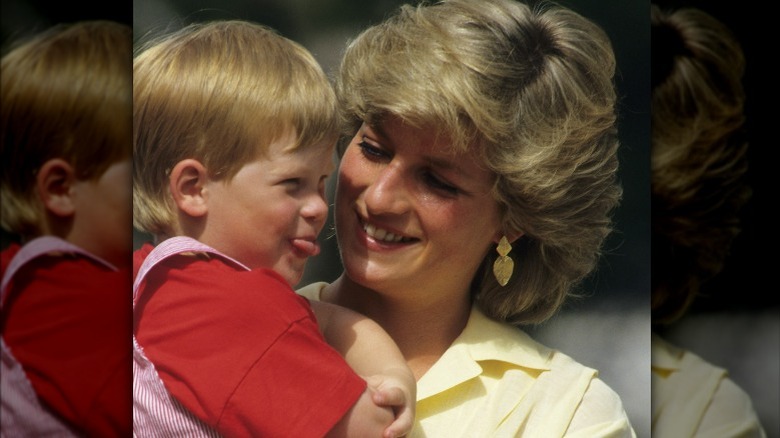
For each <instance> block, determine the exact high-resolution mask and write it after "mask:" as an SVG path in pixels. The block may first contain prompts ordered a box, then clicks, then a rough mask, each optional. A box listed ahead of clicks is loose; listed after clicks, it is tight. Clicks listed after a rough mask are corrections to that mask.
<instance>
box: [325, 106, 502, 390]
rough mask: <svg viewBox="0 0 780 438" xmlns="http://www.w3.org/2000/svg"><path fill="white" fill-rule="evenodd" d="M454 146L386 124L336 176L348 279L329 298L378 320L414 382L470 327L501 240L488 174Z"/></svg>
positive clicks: (365, 133) (358, 142) (353, 147)
mask: <svg viewBox="0 0 780 438" xmlns="http://www.w3.org/2000/svg"><path fill="white" fill-rule="evenodd" d="M448 146H449V143H448V140H447V138H446V137H444V136H437V135H436V132H435V131H434V130H432V129H430V128H416V127H413V126H410V125H408V124H405V123H404V122H403V121H401V120H400V119H398V118H394V117H390V118H388V119H387V120H385V121H384V122H383V123H381V124H380V125H379V126H376V127H370V126H367V125H365V124H364V125H363V126H362V127H361V128H360V129H359V130H358V132H357V134H356V135H355V137H354V138H353V139H352V141H351V142H350V144H349V146H348V148H347V150H346V151H345V154H344V156H343V158H342V161H341V165H340V168H339V174H338V178H339V179H338V188H337V195H336V229H337V233H338V239H339V246H340V249H341V255H342V260H343V263H344V267H345V273H344V274H343V275H342V276H341V277H340V278H339V279H338V280H337V281H335V282H334V283H332V284H331V285H330V286H329V287H328V288H326V289H325V291H324V293H323V299H324V300H325V301H328V302H332V303H335V304H339V305H342V306H345V307H349V308H351V309H353V310H356V311H358V312H360V313H363V314H365V315H366V316H368V317H369V318H372V319H374V320H375V321H377V322H378V323H379V324H380V325H381V326H382V327H383V328H384V329H385V330H386V331H387V332H388V333H389V334H390V336H391V337H392V338H393V339H394V340H395V341H396V343H397V344H398V346H399V348H400V349H401V352H402V353H403V354H404V357H405V358H406V360H407V363H408V364H409V366H410V367H411V369H412V371H413V373H414V375H415V378H416V379H418V380H419V378H420V377H421V376H422V375H423V374H424V373H425V372H426V371H427V370H428V369H429V368H430V367H431V366H432V365H433V363H434V362H435V361H436V360H438V358H439V357H440V356H441V355H442V354H443V353H444V351H445V350H446V349H447V347H449V345H450V344H451V343H452V341H453V340H454V339H455V338H456V337H457V336H458V335H459V334H460V332H461V331H462V330H463V328H464V327H465V325H466V322H467V320H468V316H469V312H470V308H471V298H470V293H469V285H470V283H471V281H472V279H473V277H474V275H475V273H476V271H477V269H478V267H479V265H480V263H481V262H482V260H483V258H484V257H485V255H486V254H487V252H488V251H490V250H491V249H492V248H493V247H494V245H495V243H496V242H498V240H499V239H500V238H501V235H502V232H501V221H500V213H499V207H498V204H497V202H496V201H495V200H494V199H493V198H492V196H491V195H490V190H491V187H492V183H493V175H492V173H491V172H489V171H488V170H487V169H485V168H483V167H482V166H480V165H479V163H480V161H479V159H478V158H477V156H476V155H475V154H473V153H461V154H456V153H453V152H452V151H450V150H448ZM372 227H373V229H372ZM367 229H368V230H367ZM376 229H380V230H382V231H378V232H377V231H376ZM387 233H392V234H393V236H391V237H390V238H388V236H387ZM398 236H400V237H401V238H400V240H399V238H398ZM388 240H391V241H388Z"/></svg>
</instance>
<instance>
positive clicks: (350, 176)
mask: <svg viewBox="0 0 780 438" xmlns="http://www.w3.org/2000/svg"><path fill="white" fill-rule="evenodd" d="M614 69H615V62H614V55H613V53H612V48H611V45H610V42H609V40H608V38H607V37H606V35H605V34H604V32H603V31H602V30H601V29H600V28H598V27H597V26H596V25H594V24H593V23H591V22H589V21H588V20H586V19H584V18H582V17H581V16H579V15H577V14H576V13H574V12H572V11H570V10H567V9H562V8H557V7H550V8H547V9H544V10H538V11H534V10H531V9H530V8H529V7H527V6H526V5H524V4H520V3H516V2H514V1H511V0H493V1H485V2H469V1H464V0H453V1H444V2H441V3H438V4H435V5H430V6H421V7H417V8H415V7H411V6H406V7H403V8H402V9H401V10H400V11H399V13H398V14H397V15H395V16H393V17H391V18H389V19H388V20H386V21H385V22H384V23H382V24H380V25H377V26H374V27H372V28H369V29H368V30H366V31H365V32H363V33H362V34H361V35H360V36H358V38H357V39H356V40H355V41H353V42H352V43H351V44H350V46H349V47H348V49H347V52H346V54H345V57H344V60H343V62H342V66H341V71H340V75H339V77H338V78H337V84H336V86H337V93H338V95H339V99H340V103H341V106H342V109H343V113H344V116H345V119H346V121H347V122H348V123H349V125H350V135H354V136H353V137H352V138H351V140H350V141H349V143H348V144H346V145H345V146H344V147H343V148H342V152H343V156H342V161H341V164H340V168H339V174H338V188H337V195H336V204H335V222H336V231H337V235H338V241H339V247H340V251H341V256H342V262H343V265H344V267H345V272H344V273H343V274H342V275H341V277H339V278H338V279H337V280H336V281H334V282H333V283H332V284H325V283H316V284H312V285H309V286H307V287H305V288H303V289H302V290H301V291H300V292H301V293H302V294H303V295H305V296H307V297H309V298H311V299H321V300H324V301H329V302H333V303H337V304H340V305H344V306H346V307H349V308H352V309H355V310H357V311H359V312H362V313H364V314H366V315H367V316H369V317H371V318H373V319H374V320H376V321H377V322H379V323H380V325H382V326H383V327H384V328H385V329H386V330H387V331H388V333H390V335H391V336H392V337H393V338H394V340H395V341H396V342H397V344H398V345H399V347H400V348H401V351H402V352H403V353H404V356H405V357H406V359H407V362H408V364H409V365H410V367H411V368H412V371H413V372H414V374H415V377H416V378H417V380H418V404H417V415H418V417H417V420H416V421H417V423H416V425H415V429H414V430H413V432H412V436H491V437H494V436H518V435H524V436H544V437H554V436H563V435H567V436H574V435H582V436H589V437H592V436H634V432H633V430H632V428H631V426H630V424H629V421H628V419H627V417H626V415H625V412H624V410H623V407H622V404H621V402H620V399H619V398H618V396H617V395H616V394H615V393H614V391H612V390H611V389H610V388H608V387H607V386H606V385H605V384H604V383H603V382H602V381H601V380H599V379H598V378H597V377H596V372H595V370H592V369H589V368H587V367H584V366H582V365H580V364H578V363H576V362H574V361H573V360H572V359H571V358H569V357H568V356H566V355H564V354H562V353H560V352H557V351H554V350H551V349H548V348H547V347H544V346H542V345H540V344H538V343H536V342H535V341H533V340H532V339H530V338H529V337H528V336H527V335H526V334H525V333H523V332H522V331H520V330H518V329H517V328H516V327H513V325H515V324H529V323H538V322H541V321H544V320H545V319H547V318H549V317H550V316H551V315H552V314H553V313H555V311H556V310H557V309H558V308H559V307H560V306H561V304H562V303H563V302H564V300H565V298H566V297H567V295H569V293H570V292H571V291H572V289H573V287H574V286H575V285H576V284H577V283H578V282H579V281H580V280H582V279H583V278H584V277H585V276H586V275H588V274H589V273H590V272H591V271H592V269H593V268H594V266H595V264H596V262H597V260H598V256H599V250H600V247H601V244H602V242H603V240H604V238H605V237H606V236H607V235H608V233H609V232H610V217H609V215H610V213H611V211H612V209H613V208H614V206H615V205H616V203H617V202H618V199H619V198H620V194H621V190H620V187H619V186H618V184H617V182H616V178H615V174H616V170H617V155H616V151H617V137H616V129H615V113H614V105H615V98H616V97H615V90H614V86H613V82H612V78H613V74H614Z"/></svg>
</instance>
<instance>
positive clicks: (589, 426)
mask: <svg viewBox="0 0 780 438" xmlns="http://www.w3.org/2000/svg"><path fill="white" fill-rule="evenodd" d="M458 350H462V353H461V357H462V358H466V357H467V358H470V359H471V360H473V361H475V362H476V363H477V364H479V365H480V367H482V368H483V370H484V369H487V370H490V369H494V368H496V367H498V368H501V369H502V373H501V375H502V376H503V378H502V379H500V381H498V382H496V383H495V385H494V387H492V390H491V391H490V392H492V393H493V395H494V396H501V397H510V398H511V397H512V396H511V394H515V395H514V397H519V398H516V400H515V403H514V408H512V409H511V411H510V412H508V413H506V414H505V416H504V419H505V420H504V422H505V426H506V428H507V430H508V431H518V430H523V431H525V432H527V433H531V432H533V433H532V434H533V435H534V436H562V435H567V436H568V435H569V434H573V436H579V435H578V434H581V436H619V437H622V436H625V437H632V436H634V432H633V430H632V428H631V425H630V423H629V421H628V417H627V415H626V413H625V410H624V408H623V404H622V401H621V399H620V397H619V396H618V394H617V393H616V392H615V391H614V390H613V389H612V388H610V387H609V386H608V385H607V384H606V383H604V382H603V381H602V380H601V379H599V377H598V371H597V370H595V369H593V368H591V367H588V366H586V365H584V364H582V363H580V362H578V361H576V360H575V359H573V358H572V357H571V356H569V355H567V354H565V353H563V352H561V351H559V350H556V349H553V348H550V347H548V346H546V345H543V344H542V343H540V342H538V341H536V340H535V339H533V338H532V337H531V336H530V335H528V334H527V333H526V332H525V331H524V330H522V329H520V328H518V327H515V326H512V325H509V324H506V323H502V322H498V321H495V320H492V319H490V318H488V317H487V316H485V315H484V314H483V313H482V312H481V311H479V309H478V308H474V309H473V310H472V314H471V316H470V318H469V322H468V324H467V326H466V328H465V329H464V331H463V333H462V334H461V336H460V337H459V338H458V339H457V340H456V341H455V342H454V343H453V345H452V347H451V348H450V351H448V352H447V353H445V355H454V354H455V353H456V351H458ZM496 363H501V364H503V365H496ZM460 364H461V366H462V365H464V361H461V362H460ZM451 365H452V364H451ZM523 381H524V382H525V383H522V384H520V383H518V382H523ZM510 393H511V394H510Z"/></svg>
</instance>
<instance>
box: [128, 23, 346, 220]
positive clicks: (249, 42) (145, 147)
mask: <svg viewBox="0 0 780 438" xmlns="http://www.w3.org/2000/svg"><path fill="white" fill-rule="evenodd" d="M133 111H134V119H133V123H134V126H133V153H134V173H133V224H134V225H135V227H136V228H138V229H140V230H142V231H145V232H148V233H151V234H156V235H160V234H168V233H171V232H172V231H173V230H172V227H173V224H174V223H175V220H174V219H175V213H174V211H175V210H174V209H173V207H172V200H171V198H170V194H169V192H168V177H169V172H170V170H171V169H172V168H173V167H174V166H175V165H176V163H178V162H179V161H181V160H183V159H186V158H194V159H197V160H199V161H201V162H202V163H203V165H204V166H205V167H206V168H207V169H208V172H209V174H210V176H211V177H213V178H216V179H225V180H230V178H232V177H233V176H234V175H235V174H236V173H237V172H238V171H239V169H241V167H242V166H243V165H244V164H246V163H248V162H249V161H250V160H252V159H256V158H257V157H258V156H262V155H263V154H264V153H265V152H266V151H267V148H268V146H269V145H270V144H271V143H273V141H275V140H277V139H279V138H281V137H283V136H285V135H287V134H289V133H291V132H292V133H294V134H296V141H295V143H294V144H293V145H291V147H290V150H294V149H296V148H298V147H303V148H305V147H310V146H312V145H321V144H323V142H328V144H329V145H330V146H332V145H333V143H335V141H336V139H337V137H338V131H339V123H338V113H337V110H336V100H335V95H334V93H333V89H332V86H331V84H330V82H329V81H328V78H327V77H326V76H325V74H324V72H323V71H322V69H321V67H320V66H319V64H318V63H317V61H316V60H315V59H314V57H313V56H312V55H311V54H310V53H309V52H308V51H307V50H306V49H305V48H304V47H303V46H301V45H299V44H297V43H295V42H293V41H291V40H289V39H287V38H284V37H282V36H281V35H279V34H278V33H277V32H276V31H274V30H273V29H270V28H268V27H265V26H262V25H259V24H255V23H250V22H246V21H239V20H227V21H216V22H209V23H195V24H190V25H189V26H186V27H184V28H183V29H181V30H179V31H176V32H173V33H171V34H169V35H165V36H163V37H158V38H156V39H152V40H150V41H149V42H148V43H145V44H143V45H142V46H141V48H140V50H139V53H138V54H137V55H136V57H135V59H134V62H133Z"/></svg>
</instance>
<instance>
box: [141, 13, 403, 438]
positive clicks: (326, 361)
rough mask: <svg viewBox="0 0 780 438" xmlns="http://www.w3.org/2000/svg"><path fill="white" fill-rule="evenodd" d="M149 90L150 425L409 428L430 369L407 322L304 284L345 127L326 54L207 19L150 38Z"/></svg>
mask: <svg viewBox="0 0 780 438" xmlns="http://www.w3.org/2000/svg"><path fill="white" fill-rule="evenodd" d="M133 103H134V160H135V162H134V174H133V185H134V191H133V199H134V223H135V226H136V227H137V228H138V229H140V230H142V231H145V232H148V233H150V234H152V235H154V236H155V241H156V246H154V247H153V246H152V245H150V244H146V245H144V246H143V247H142V248H141V249H139V250H137V251H136V253H135V256H134V265H135V267H134V270H135V272H136V274H135V275H136V276H135V286H134V337H133V342H134V391H133V394H134V398H133V401H134V433H135V434H136V435H138V436H151V435H155V434H158V433H160V432H165V433H169V434H171V435H187V436H214V435H225V436H232V437H238V436H295V437H306V436H312V437H321V436H326V435H329V434H330V436H363V437H368V436H400V435H404V434H406V433H408V432H409V430H410V429H411V425H412V420H413V414H414V403H415V392H416V389H415V382H414V378H413V377H412V374H411V372H410V370H409V369H408V368H407V367H406V364H405V361H404V359H403V357H402V356H401V354H400V352H399V351H398V349H397V348H396V346H395V344H394V343H393V342H392V340H391V339H390V338H389V336H387V334H386V333H384V331H382V330H381V329H380V328H379V326H378V325H376V324H375V323H373V322H372V321H370V320H368V319H366V318H364V317H362V316H358V315H357V314H354V313H351V312H349V311H347V310H346V309H341V308H336V307H334V306H332V307H321V306H320V305H319V304H317V305H316V306H317V307H315V308H314V313H312V308H311V306H310V304H309V303H308V301H307V300H305V299H304V298H302V297H300V296H298V295H297V294H296V293H295V292H294V291H293V289H292V286H294V285H295V284H297V283H298V281H300V278H301V275H302V273H303V268H304V264H305V262H306V260H307V258H308V257H310V256H313V255H316V254H317V253H318V252H319V247H318V244H317V241H316V238H317V235H318V234H319V232H320V230H321V229H322V227H323V225H324V223H325V220H326V216H327V204H326V200H325V198H324V189H325V178H326V177H327V176H328V175H329V174H330V173H331V172H332V170H333V163H332V153H333V146H334V144H335V140H336V138H337V136H338V117H337V112H336V101H335V95H334V93H333V91H332V89H331V87H330V84H329V82H328V80H327V78H326V76H325V75H324V73H323V72H322V70H321V68H320V67H319V65H318V64H317V62H316V61H315V60H314V58H313V57H312V56H311V54H310V53H308V52H307V51H306V50H305V49H304V48H303V47H302V46H300V45H298V44H297V43H294V42H292V41H290V40H288V39H286V38H283V37H281V36H279V35H278V34H277V33H276V32H274V31H273V30H271V29H268V28H266V27H263V26H261V25H257V24H253V23H249V22H244V21H221V22H212V23H201V24H193V25H190V26H187V27H185V28H184V29H182V30H180V31H178V32H174V33H172V34H170V35H167V36H164V37H162V38H159V39H157V40H154V41H152V42H151V43H150V44H147V45H146V46H144V47H143V48H142V50H141V51H140V52H139V53H138V54H137V56H136V58H135V60H134V65H133ZM315 313H316V319H315ZM318 324H319V327H318ZM323 335H324V338H323ZM326 340H327V343H326ZM328 343H330V344H331V345H332V347H331V346H330V345H328ZM333 347H335V349H334V348H333ZM339 352H340V353H341V354H342V355H343V356H344V358H346V362H345V360H344V358H342V357H341V356H340V355H339ZM347 362H349V364H351V365H352V366H353V367H354V369H355V371H353V370H352V369H351V368H350V367H349V366H348V365H347ZM356 372H357V373H360V374H361V375H364V376H368V377H367V378H368V381H369V384H368V385H367V384H366V381H364V380H363V379H362V378H360V377H359V376H358V375H357V374H356Z"/></svg>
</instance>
